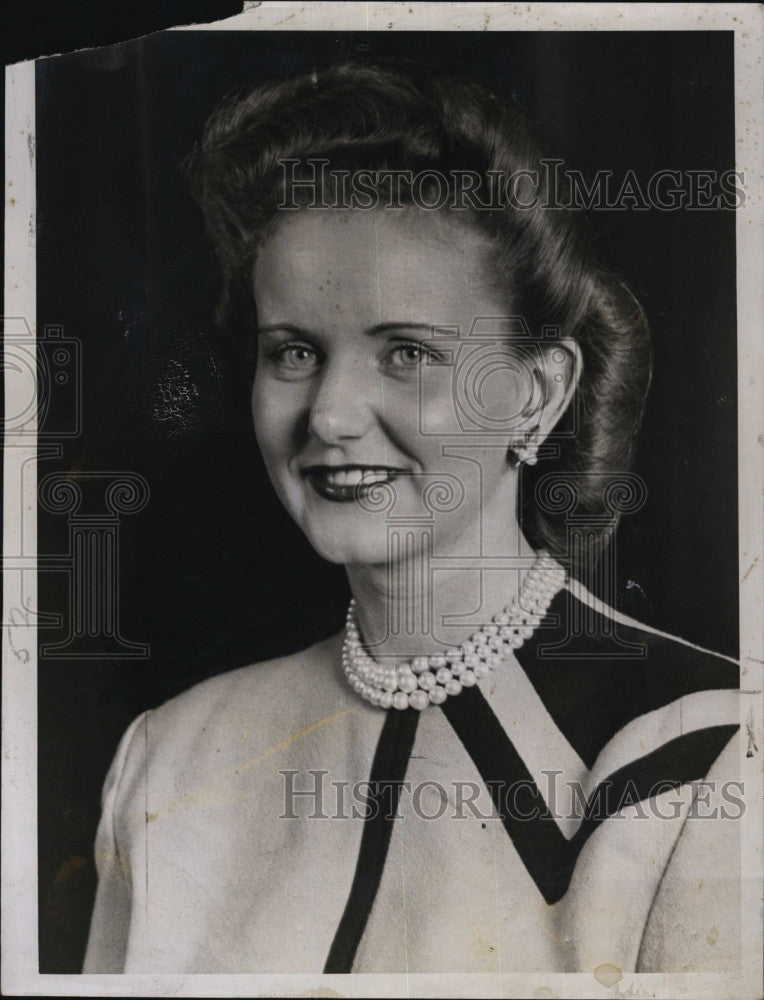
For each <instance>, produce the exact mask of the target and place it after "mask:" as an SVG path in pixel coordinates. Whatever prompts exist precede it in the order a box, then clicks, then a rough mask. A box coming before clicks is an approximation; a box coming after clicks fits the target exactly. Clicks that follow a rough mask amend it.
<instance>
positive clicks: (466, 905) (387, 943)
mask: <svg viewBox="0 0 764 1000" xmlns="http://www.w3.org/2000/svg"><path fill="white" fill-rule="evenodd" d="M575 616H577V617H576V620H577V621H581V620H584V619H585V620H586V621H587V622H588V625H587V631H588V633H589V634H588V635H587V636H586V637H583V635H582V634H578V635H575V634H573V635H571V631H570V629H569V628H568V627H567V626H568V623H570V621H571V620H572V617H575ZM582 616H583V618H582ZM616 620H618V624H615V623H616ZM549 621H550V623H551V624H550V625H548V626H546V627H542V628H540V629H538V630H537V631H536V633H534V636H533V638H532V639H531V640H528V641H527V642H526V643H525V645H524V646H523V647H522V648H521V649H520V650H518V651H517V654H516V657H515V658H513V659H509V660H507V661H506V662H504V663H503V664H502V665H501V666H500V667H499V668H497V669H496V670H495V671H494V672H493V673H492V674H491V675H489V676H488V677H487V678H485V679H484V680H482V681H481V682H480V683H479V685H478V686H477V687H475V688H472V689H469V690H465V691H463V692H462V693H461V694H460V695H458V696H457V697H454V698H449V699H448V701H447V702H446V703H445V705H444V706H442V707H440V706H439V707H435V706H431V707H430V708H428V709H426V710H425V711H424V712H422V713H416V712H414V710H413V709H409V710H407V711H405V712H396V711H395V710H390V711H389V712H388V713H386V712H384V711H382V710H380V709H379V708H374V707H372V706H371V705H369V704H367V703H366V702H365V701H363V700H361V699H360V698H359V697H358V695H356V694H355V693H354V692H353V691H352V690H351V689H350V688H349V686H348V685H347V682H346V680H345V678H344V677H343V676H342V674H341V671H340V667H339V661H340V645H341V639H340V637H335V638H334V639H331V640H328V641H326V642H324V643H321V644H319V645H317V646H314V647H312V648H311V649H309V650H306V651H305V652H303V653H300V654H296V655H293V656H289V657H286V658H283V659H278V660H273V661H270V662H268V663H262V664H258V665H254V666H250V667H245V668H243V669H240V670H235V671H232V672H229V673H226V674H222V675H220V676H218V677H215V678H213V679H211V680H208V681H205V682H204V683H202V684H199V685H197V686H196V687H194V688H192V689H191V690H190V691H187V692H186V693H185V694H182V695H181V696H179V697H177V698H175V699H173V700H172V701H170V702H168V703H166V704H165V705H163V706H161V707H160V708H158V709H156V710H153V711H150V712H147V713H145V714H143V715H141V716H140V717H139V718H138V719H136V720H135V722H134V723H133V724H132V726H131V727H130V728H129V730H128V731H127V733H126V734H125V736H124V738H123V740H122V742H121V744H120V747H119V750H118V752H117V755H116V757H115V760H114V762H113V764H112V767H111V770H110V772H109V775H108V777H107V780H106V784H105V788H104V796H103V815H102V819H101V824H100V826H99V830H98V836H97V842H96V863H97V867H98V872H99V887H98V894H97V899H96V905H95V910H94V914H93V920H92V927H91V933H90V940H89V944H88V949H87V956H86V960H85V971H86V972H136V973H140V972H151V973H194V972H204V973H214V972H226V973H261V972H294V973H297V972H309V973H315V972H322V971H324V970H325V971H327V972H349V971H354V972H381V973H391V972H409V973H415V972H452V973H468V972H484V973H485V972H492V971H497V970H498V969H501V970H503V971H504V972H505V973H506V972H513V971H514V972H533V971H547V972H554V971H559V972H575V971H588V972H591V971H594V970H595V969H597V968H598V967H600V966H603V965H611V966H615V967H617V968H619V969H622V970H637V971H681V970H691V971H698V972H701V971H721V970H726V969H734V968H736V967H738V965H739V960H740V959H739V953H740V930H739V911H740V906H739V895H738V893H739V850H738V843H739V832H738V828H737V827H738V824H737V823H736V822H735V820H736V819H738V818H739V816H740V812H741V802H740V794H739V792H740V790H739V786H735V785H734V784H733V785H730V781H731V780H733V779H734V778H735V777H736V775H737V771H738V759H739V758H738V740H737V739H736V738H735V734H736V732H737V730H738V701H737V690H736V689H737V684H738V681H737V677H738V674H737V666H736V664H734V663H733V662H732V661H729V660H727V659H726V658H724V657H719V656H716V655H714V654H711V653H707V652H705V651H703V650H699V649H697V648H696V647H693V646H690V645H689V644H687V643H684V642H682V641H681V640H677V639H673V638H671V637H668V636H665V635H663V634H661V633H657V632H654V631H652V630H650V629H647V628H644V627H642V626H637V625H636V624H635V623H627V620H625V619H622V618H619V616H617V615H616V614H615V613H614V612H612V611H611V610H610V609H608V608H605V607H603V606H602V605H597V604H596V602H595V601H594V599H593V598H591V597H590V595H588V594H586V592H584V591H583V590H582V589H581V588H579V587H578V586H577V585H575V584H573V585H569V586H568V588H566V589H565V590H563V591H561V593H560V594H559V595H558V596H557V598H555V601H554V602H553V604H552V606H551V607H550V612H549ZM614 625H615V630H614ZM592 626H593V627H592ZM580 632H581V630H580V629H579V633H580ZM555 645H556V646H557V648H552V647H555ZM640 650H641V652H640ZM625 654H627V655H625ZM704 780H705V784H703V783H702V782H703V781H704ZM301 792H307V793H308V794H300V793H301ZM714 810H715V811H714ZM712 817H715V818H712Z"/></svg>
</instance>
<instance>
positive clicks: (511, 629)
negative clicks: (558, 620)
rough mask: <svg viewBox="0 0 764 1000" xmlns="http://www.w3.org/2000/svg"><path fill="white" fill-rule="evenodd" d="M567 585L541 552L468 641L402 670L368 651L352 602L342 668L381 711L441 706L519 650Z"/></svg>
mask: <svg viewBox="0 0 764 1000" xmlns="http://www.w3.org/2000/svg"><path fill="white" fill-rule="evenodd" d="M564 583H565V570H564V569H563V568H562V567H561V566H560V564H559V563H558V562H556V561H555V560H554V559H553V558H552V557H551V556H550V555H549V553H547V552H544V551H542V552H540V553H539V555H538V557H537V559H536V561H535V563H534V564H533V566H532V567H531V569H530V570H529V571H528V573H527V575H526V577H525V579H524V580H523V585H522V587H521V588H520V593H519V594H518V595H517V597H515V598H513V599H512V601H511V602H510V603H509V604H508V605H507V606H506V607H505V608H504V610H503V611H502V612H501V613H500V614H497V615H494V616H493V621H492V622H491V623H490V624H488V625H483V627H482V628H480V629H479V630H478V631H477V632H475V633H474V634H473V635H472V636H471V637H470V639H469V641H468V642H463V643H462V644H461V645H460V646H453V647H451V648H450V649H446V650H443V652H441V653H433V654H432V655H430V656H415V657H414V658H413V660H410V661H407V662H404V663H400V664H398V665H397V666H395V665H392V664H391V665H389V666H386V665H384V664H381V663H377V661H376V660H374V659H372V657H371V656H369V654H368V653H367V652H366V650H365V649H364V648H363V643H362V641H361V635H360V632H359V629H358V619H357V618H356V610H355V600H351V602H350V607H349V608H348V613H347V622H346V625H345V641H344V642H343V644H342V669H343V671H344V673H345V676H346V677H347V678H348V681H349V682H350V686H351V687H352V688H353V690H354V691H357V692H358V694H360V695H361V697H362V698H365V699H366V701H369V702H371V704H372V705H376V706H378V707H379V708H397V709H400V710H403V709H405V708H415V709H417V710H418V711H422V710H423V709H425V708H427V706H428V705H442V704H443V702H444V701H445V700H446V698H448V696H449V695H452V696H453V695H457V694H459V693H460V692H461V691H462V689H463V688H466V687H473V686H474V685H475V684H477V682H478V681H479V680H480V679H481V678H482V677H485V676H486V675H487V674H488V673H490V671H491V670H493V669H494V667H496V666H498V665H499V663H501V661H502V659H503V658H504V656H505V655H506V654H507V652H508V651H509V650H512V649H519V647H520V646H522V644H523V643H524V642H525V640H526V639H529V638H530V637H531V635H532V634H533V630H534V629H535V628H536V627H537V626H538V625H539V623H540V621H541V619H542V618H543V617H544V615H545V614H546V613H547V610H548V609H549V605H550V604H551V602H552V598H553V597H554V596H555V595H556V594H557V593H558V591H559V590H560V589H561V588H562V586H563V585H564Z"/></svg>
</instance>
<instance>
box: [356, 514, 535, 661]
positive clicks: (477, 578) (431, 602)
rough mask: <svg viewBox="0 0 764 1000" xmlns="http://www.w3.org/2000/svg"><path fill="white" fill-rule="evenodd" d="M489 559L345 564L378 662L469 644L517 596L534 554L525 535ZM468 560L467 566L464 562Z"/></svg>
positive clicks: (411, 558)
mask: <svg viewBox="0 0 764 1000" xmlns="http://www.w3.org/2000/svg"><path fill="white" fill-rule="evenodd" d="M489 551H490V552H491V558H490V560H488V559H487V560H484V561H483V563H482V565H478V566H477V567H476V566H475V565H474V561H472V560H459V559H453V560H451V559H449V558H448V557H442V556H441V557H435V558H431V557H428V556H427V555H426V554H425V553H424V552H423V550H422V549H417V550H415V551H414V552H413V553H410V554H407V555H406V556H405V558H402V559H399V560H392V561H391V562H389V563H387V564H383V565H378V566H356V565H353V566H348V567H346V569H347V574H348V580H349V582H350V588H351V590H352V593H353V597H354V598H355V602H356V614H357V618H358V624H359V628H360V631H361V635H362V637H363V641H364V645H365V646H366V648H367V650H368V651H369V653H370V654H371V655H372V656H373V657H374V658H375V659H377V660H379V661H384V660H388V661H389V659H390V658H392V659H395V660H408V659H411V658H412V657H413V656H418V655H427V654H430V653H435V652H439V651H440V650H442V649H443V648H446V647H449V646H457V645H459V643H461V642H464V641H465V640H466V639H468V638H469V636H470V635H471V634H472V633H473V632H475V631H476V630H477V629H478V628H480V626H481V625H483V624H484V623H486V622H488V621H490V620H491V617H492V616H493V615H494V614H496V613H497V612H500V611H502V610H503V609H504V607H505V606H506V605H507V604H509V602H510V601H511V600H512V598H513V597H516V596H517V594H518V592H519V590H520V586H521V584H522V581H523V578H524V577H525V574H526V573H527V571H528V569H529V568H530V566H531V565H532V563H533V560H534V559H535V556H536V553H535V552H534V550H533V548H532V547H531V546H530V544H529V543H528V542H527V540H526V539H525V537H524V536H523V535H522V533H521V532H520V530H519V528H518V529H517V532H516V533H515V534H514V540H513V541H510V542H509V546H507V542H505V544H504V546H503V551H499V550H498V549H496V548H493V549H491V550H489ZM461 562H467V563H468V565H466V566H465V565H460V563H461Z"/></svg>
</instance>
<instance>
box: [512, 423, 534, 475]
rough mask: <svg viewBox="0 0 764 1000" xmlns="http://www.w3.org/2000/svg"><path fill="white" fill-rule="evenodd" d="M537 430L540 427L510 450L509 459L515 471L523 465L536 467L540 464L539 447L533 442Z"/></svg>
mask: <svg viewBox="0 0 764 1000" xmlns="http://www.w3.org/2000/svg"><path fill="white" fill-rule="evenodd" d="M537 430H538V425H537V426H536V427H534V428H533V430H532V431H531V432H530V433H529V434H526V436H525V438H524V439H523V440H522V441H521V442H518V443H517V444H513V445H512V447H511V448H510V450H509V452H508V457H509V460H510V462H511V463H512V468H513V469H519V468H520V466H521V465H523V463H525V465H535V464H536V462H538V460H539V456H538V451H539V446H538V444H536V443H534V442H533V435H534V434H535V432H536V431H537Z"/></svg>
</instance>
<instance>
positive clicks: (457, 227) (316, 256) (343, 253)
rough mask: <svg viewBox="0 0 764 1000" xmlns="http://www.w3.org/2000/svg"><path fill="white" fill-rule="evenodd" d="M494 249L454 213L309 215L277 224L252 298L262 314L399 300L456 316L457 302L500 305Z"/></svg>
mask: <svg viewBox="0 0 764 1000" xmlns="http://www.w3.org/2000/svg"><path fill="white" fill-rule="evenodd" d="M490 250H491V244H490V242H489V241H488V239H487V237H485V236H483V235H482V234H480V233H478V232H477V231H476V230H475V229H474V227H473V226H471V225H469V224H468V223H467V221H466V220H465V218H464V216H463V214H462V215H458V214H457V213H455V212H449V213H447V212H427V211H424V210H422V209H404V210H369V211H364V210H361V209H354V210H335V209H320V210H309V209H304V210H301V211H298V212H295V213H294V214H291V215H289V216H286V217H285V218H284V219H283V220H282V221H281V222H279V224H278V225H277V227H276V228H275V230H274V231H273V233H272V235H271V236H270V237H269V238H268V240H267V241H266V242H265V243H264V244H263V246H262V248H261V249H260V252H259V253H258V257H257V260H256V262H255V265H254V269H253V281H254V291H255V297H256V299H257V301H258V308H259V309H262V308H263V307H265V308H268V307H269V306H272V307H281V308H283V307H285V306H286V305H287V303H291V304H292V305H293V306H294V305H296V304H297V303H298V302H299V301H300V300H302V299H306V298H307V299H308V300H310V302H311V304H314V303H315V300H316V299H324V300H326V299H333V298H336V302H332V303H331V305H332V308H334V311H335V312H338V311H342V310H344V309H347V308H350V307H351V304H352V302H353V300H356V302H357V304H362V303H363V302H365V301H366V302H371V303H376V304H377V305H378V306H379V308H380V309H382V308H383V307H385V306H388V305H391V304H394V303H395V302H396V301H400V302H402V303H405V304H407V305H413V304H414V303H416V302H417V301H418V302H420V303H422V304H424V305H426V306H427V307H429V308H430V309H431V308H432V306H433V305H434V302H433V300H436V301H439V302H441V303H442V305H443V308H444V309H446V308H447V307H449V306H450V307H451V309H450V311H451V312H453V307H454V306H455V305H456V304H457V303H461V304H462V306H468V305H469V304H470V303H472V302H473V301H474V302H475V303H476V304H477V303H480V302H482V303H485V302H486V299H487V298H495V292H493V291H492V286H490V284H489V281H488V267H487V264H488V259H489V253H490ZM391 300H392V302H391ZM324 304H325V303H324Z"/></svg>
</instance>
